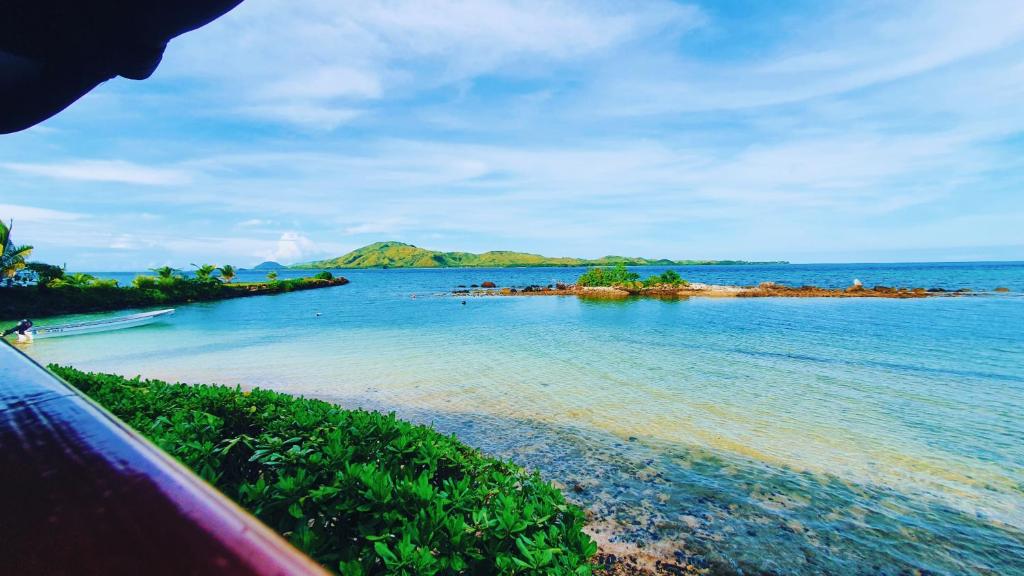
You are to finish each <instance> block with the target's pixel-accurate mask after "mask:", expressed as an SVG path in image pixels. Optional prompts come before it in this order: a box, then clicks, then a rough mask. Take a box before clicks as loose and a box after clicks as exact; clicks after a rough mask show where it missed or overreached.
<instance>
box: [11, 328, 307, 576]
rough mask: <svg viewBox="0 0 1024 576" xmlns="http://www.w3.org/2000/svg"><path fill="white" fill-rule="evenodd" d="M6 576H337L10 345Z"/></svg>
mask: <svg viewBox="0 0 1024 576" xmlns="http://www.w3.org/2000/svg"><path fill="white" fill-rule="evenodd" d="M0 573H3V574H12V575H13V574H17V575H19V576H27V575H34V574H46V575H61V574H68V575H71V574H75V575H79V574H103V575H107V576H111V575H121V574H125V575H127V574H131V575H137V574H154V575H156V574H167V575H171V574H173V575H175V576H180V575H206V574H218V575H234V574H238V575H241V574H246V575H248V574H254V575H256V574H258V575H292V574H298V575H302V574H316V575H323V574H326V572H324V570H323V569H322V568H320V567H319V566H318V565H316V564H315V563H314V562H313V561H312V560H310V559H309V558H308V557H306V556H305V555H303V554H302V553H301V552H299V551H298V550H296V549H295V548H293V547H292V546H291V545H290V544H288V543H287V542H285V541H284V540H283V539H282V538H281V537H279V536H278V535H277V534H275V533H273V532H272V531H271V530H270V529H268V528H267V527H266V526H264V525H263V524H261V523H260V522H259V520H257V519H256V518H254V517H252V516H250V515H249V514H248V513H246V512H245V511H244V510H242V509H240V508H239V507H237V506H236V505H235V504H234V503H233V502H231V501H230V500H228V499H227V498H226V497H225V496H223V495H222V494H220V493H219V492H217V491H216V490H214V489H213V488H212V487H210V486H209V485H208V484H206V483H205V482H204V481H203V480H201V479H200V478H199V477H197V476H195V475H194V474H192V473H191V472H190V471H189V470H187V469H185V468H184V467H183V466H181V465H180V464H179V463H177V462H176V461H174V460H173V459H171V458H170V457H168V456H167V455H166V454H164V453H163V452H161V451H160V450H159V449H158V448H156V447H155V446H153V445H152V444H150V443H149V442H148V441H147V440H145V439H144V438H142V437H141V436H140V435H139V434H138V433H136V432H135V431H133V430H131V429H130V428H128V427H127V426H126V425H125V424H124V423H122V422H120V421H119V420H117V419H116V418H115V417H114V416H112V415H111V414H109V413H108V412H106V411H105V410H104V409H102V408H100V407H99V406H97V405H96V404H94V403H93V402H92V401H91V400H89V399H88V398H85V397H84V396H82V395H81V394H80V393H79V392H78V391H76V390H75V389H73V388H72V387H70V386H69V385H68V384H66V383H65V382H63V381H61V380H60V379H58V378H56V377H55V376H53V375H52V374H50V373H49V372H47V371H46V370H45V369H44V368H42V367H41V366H39V365H38V364H36V363H35V362H33V361H32V360H31V359H29V358H28V357H27V356H25V355H24V354H22V353H21V352H19V351H18V350H16V349H14V348H13V347H12V346H11V345H10V344H8V343H6V342H2V343H0Z"/></svg>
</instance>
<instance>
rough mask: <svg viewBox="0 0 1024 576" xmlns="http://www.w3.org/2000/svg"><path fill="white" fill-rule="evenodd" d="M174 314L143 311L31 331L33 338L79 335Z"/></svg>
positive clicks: (133, 324)
mask: <svg viewBox="0 0 1024 576" xmlns="http://www.w3.org/2000/svg"><path fill="white" fill-rule="evenodd" d="M171 314H174V310H173V309H169V310H157V311H154V312H142V313H139V314H131V315H128V316H119V317H117V318H107V319H104V320H91V321H88V322H76V323H73V324H62V325H59V326H40V327H38V328H33V329H32V330H30V331H29V333H30V334H31V335H32V338H33V339H36V338H60V337H62V336H77V335H79V334H94V333H96V332H109V331H111V330H123V329H125V328H135V327H136V326H145V325H146V324H152V323H153V322H156V321H158V320H162V319H164V318H166V317H167V316H170V315H171Z"/></svg>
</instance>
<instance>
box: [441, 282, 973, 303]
mask: <svg viewBox="0 0 1024 576" xmlns="http://www.w3.org/2000/svg"><path fill="white" fill-rule="evenodd" d="M970 292H971V291H970V290H967V289H964V290H958V291H948V290H944V289H942V288H931V289H925V288H892V287H889V286H874V287H871V288H866V287H864V286H861V285H853V286H850V287H849V288H821V287H818V286H799V287H792V286H784V285H782V284H777V283H775V282H762V283H761V284H758V285H757V286H730V285H721V284H702V283H699V282H694V283H686V284H679V285H672V284H655V285H651V286H629V285H616V286H581V285H579V284H553V285H547V286H538V285H531V286H524V287H521V288H515V287H503V288H469V289H456V290H454V291H453V292H452V293H453V294H454V295H456V296H578V297H580V298H600V299H612V300H614V299H623V298H630V297H648V298H666V299H681V298H691V297H705V298H766V297H776V298H777V297H788V298H927V297H929V296H940V295H941V296H960V295H964V294H967V293H970Z"/></svg>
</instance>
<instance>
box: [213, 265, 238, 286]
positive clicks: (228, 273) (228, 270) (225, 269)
mask: <svg viewBox="0 0 1024 576" xmlns="http://www.w3.org/2000/svg"><path fill="white" fill-rule="evenodd" d="M217 271H218V272H220V279H221V281H223V282H227V283H229V284H230V283H231V281H232V280H234V279H235V276H236V275H237V274H238V272H236V271H235V267H234V266H232V265H231V264H225V265H223V266H221V267H220V268H217Z"/></svg>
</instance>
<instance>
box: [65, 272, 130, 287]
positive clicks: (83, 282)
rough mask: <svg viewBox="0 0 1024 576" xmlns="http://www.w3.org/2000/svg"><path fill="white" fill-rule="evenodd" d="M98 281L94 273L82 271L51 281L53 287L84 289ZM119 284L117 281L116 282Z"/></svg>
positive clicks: (115, 283)
mask: <svg viewBox="0 0 1024 576" xmlns="http://www.w3.org/2000/svg"><path fill="white" fill-rule="evenodd" d="M95 282H96V277H95V276H93V275H92V274H83V273H82V272H76V273H74V274H65V275H63V276H61V277H60V278H57V279H55V280H53V281H51V282H50V287H51V288H74V289H79V290H80V289H82V288H88V287H89V286H93V285H94V284H95ZM114 285H115V286H116V285H117V282H114Z"/></svg>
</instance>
